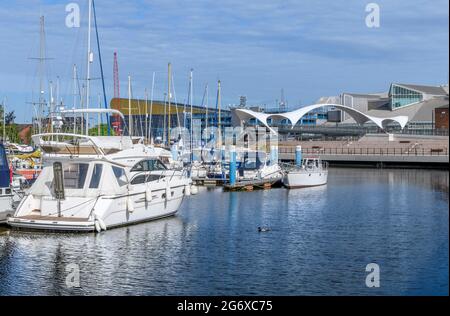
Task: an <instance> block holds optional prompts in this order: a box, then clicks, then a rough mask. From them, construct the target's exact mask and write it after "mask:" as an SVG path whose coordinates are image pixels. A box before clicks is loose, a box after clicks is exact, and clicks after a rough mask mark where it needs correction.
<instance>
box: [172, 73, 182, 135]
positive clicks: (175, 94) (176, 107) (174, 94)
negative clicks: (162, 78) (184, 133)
mask: <svg viewBox="0 0 450 316" xmlns="http://www.w3.org/2000/svg"><path fill="white" fill-rule="evenodd" d="M172 89H173V98H174V100H175V109H176V112H177V122H178V131H180V116H179V115H178V101H177V93H176V91H175V77H174V75H173V74H172Z"/></svg>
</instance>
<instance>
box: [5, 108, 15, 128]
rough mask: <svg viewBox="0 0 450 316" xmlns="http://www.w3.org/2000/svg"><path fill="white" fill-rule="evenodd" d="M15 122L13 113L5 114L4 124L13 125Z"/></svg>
mask: <svg viewBox="0 0 450 316" xmlns="http://www.w3.org/2000/svg"><path fill="white" fill-rule="evenodd" d="M15 120H16V114H15V113H14V111H11V112H9V113H6V115H5V123H6V125H11V124H14V121H15Z"/></svg>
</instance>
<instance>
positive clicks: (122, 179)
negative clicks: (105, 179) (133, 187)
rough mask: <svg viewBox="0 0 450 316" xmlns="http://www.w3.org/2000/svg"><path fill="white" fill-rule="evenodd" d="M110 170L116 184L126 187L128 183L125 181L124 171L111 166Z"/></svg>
mask: <svg viewBox="0 0 450 316" xmlns="http://www.w3.org/2000/svg"><path fill="white" fill-rule="evenodd" d="M112 169H113V172H114V176H115V177H116V180H117V183H118V184H119V186H121V187H123V186H124V185H126V184H127V183H128V181H127V175H126V174H125V169H123V168H119V167H116V166H113V167H112Z"/></svg>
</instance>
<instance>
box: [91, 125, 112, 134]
mask: <svg viewBox="0 0 450 316" xmlns="http://www.w3.org/2000/svg"><path fill="white" fill-rule="evenodd" d="M114 134H115V133H114V130H113V129H111V136H115V135H114ZM89 136H108V125H107V124H101V125H100V135H98V125H97V126H95V127H93V128H91V129H89Z"/></svg>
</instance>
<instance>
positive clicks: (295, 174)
mask: <svg viewBox="0 0 450 316" xmlns="http://www.w3.org/2000/svg"><path fill="white" fill-rule="evenodd" d="M327 181H328V170H324V171H313V172H308V171H306V170H301V171H290V172H288V173H287V174H286V175H285V176H284V178H283V184H284V185H285V186H286V187H288V188H291V189H295V188H306V187H315V186H321V185H325V184H327Z"/></svg>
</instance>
